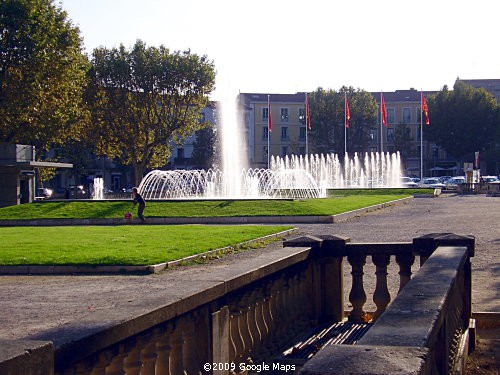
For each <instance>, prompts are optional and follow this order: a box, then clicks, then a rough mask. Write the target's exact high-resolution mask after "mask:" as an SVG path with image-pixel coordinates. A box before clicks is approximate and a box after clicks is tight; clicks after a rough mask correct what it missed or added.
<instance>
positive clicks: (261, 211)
mask: <svg viewBox="0 0 500 375" xmlns="http://www.w3.org/2000/svg"><path fill="white" fill-rule="evenodd" d="M431 190H432V189H431ZM415 192H418V193H428V192H429V190H427V189H417V190H413V189H389V190H384V189H379V190H377V189H373V190H367V189H364V190H338V191H333V192H330V195H329V198H324V199H305V200H206V201H167V202H155V201H149V202H147V207H146V211H145V215H146V217H231V216H233V217H235V216H236V217H237V216H294V215H295V216H320V215H334V214H339V213H342V212H346V211H351V210H355V209H359V208H362V207H367V206H372V205H375V204H379V203H385V202H389V201H392V200H395V199H401V198H404V197H408V196H411V195H412V194H414V193H415ZM126 211H133V206H132V204H131V201H96V202H92V201H71V202H56V201H52V202H51V201H45V202H37V203H29V204H23V205H18V206H10V207H4V208H1V209H0V220H5V219H57V218H63V219H64V218H84V219H92V218H123V215H124V213H125V212H126Z"/></svg>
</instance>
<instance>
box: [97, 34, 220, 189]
mask: <svg viewBox="0 0 500 375" xmlns="http://www.w3.org/2000/svg"><path fill="white" fill-rule="evenodd" d="M92 65H93V69H92V71H91V81H92V85H91V86H90V89H89V92H88V94H89V102H91V109H92V119H93V121H92V122H93V126H92V127H91V131H92V133H93V134H94V136H95V138H96V151H97V153H98V154H100V155H106V156H108V157H110V158H119V159H120V161H121V162H122V163H123V164H125V165H132V166H133V167H134V171H135V181H136V184H139V182H140V181H141V179H142V175H143V172H144V170H145V168H157V167H159V166H162V165H165V163H166V162H167V159H168V157H169V156H170V154H171V147H170V145H171V143H172V141H173V142H178V143H180V142H182V141H183V140H184V139H186V137H188V136H189V135H191V134H193V133H194V132H195V131H196V130H198V129H200V128H202V127H203V125H202V124H200V122H199V117H200V113H201V110H202V109H203V108H204V107H205V106H206V104H207V102H208V94H209V93H210V92H211V91H212V90H213V89H214V85H215V69H214V65H213V62H212V61H210V60H208V58H207V57H206V56H202V57H200V56H198V55H195V54H192V53H191V52H190V51H184V52H179V51H176V52H173V53H171V52H170V51H169V50H168V49H167V48H166V47H164V46H163V45H162V46H160V47H159V48H156V47H146V45H145V43H144V42H142V41H140V40H138V41H137V42H136V43H135V45H134V46H133V47H132V48H131V49H130V50H127V49H125V47H124V46H123V45H121V46H120V47H119V48H113V49H107V48H104V47H100V48H97V49H95V50H94V52H93V57H92Z"/></svg>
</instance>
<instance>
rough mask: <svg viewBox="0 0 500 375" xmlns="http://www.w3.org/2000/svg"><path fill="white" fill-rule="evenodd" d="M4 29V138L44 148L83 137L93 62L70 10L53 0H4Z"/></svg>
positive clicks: (0, 90) (0, 103)
mask: <svg viewBox="0 0 500 375" xmlns="http://www.w3.org/2000/svg"><path fill="white" fill-rule="evenodd" d="M0 35H1V37H0V56H1V60H0V119H1V121H0V140H2V141H6V142H18V143H26V144H31V145H35V146H36V147H37V148H38V149H41V150H42V151H43V150H47V149H49V148H50V147H51V146H52V145H53V144H61V143H63V142H65V141H66V140H67V139H68V138H78V137H79V132H80V130H81V128H82V124H83V123H84V120H85V106H84V105H83V92H84V89H85V85H86V74H87V71H88V68H89V63H88V60H87V58H86V56H85V55H84V54H83V52H82V40H81V38H80V35H79V30H78V28H77V27H75V26H73V24H72V23H71V21H70V20H69V19H68V18H67V14H66V12H64V11H63V10H62V9H61V8H60V7H58V6H56V5H54V4H53V1H51V0H2V1H1V2H0ZM41 155H42V153H40V154H39V155H38V156H41ZM42 156H43V155H42Z"/></svg>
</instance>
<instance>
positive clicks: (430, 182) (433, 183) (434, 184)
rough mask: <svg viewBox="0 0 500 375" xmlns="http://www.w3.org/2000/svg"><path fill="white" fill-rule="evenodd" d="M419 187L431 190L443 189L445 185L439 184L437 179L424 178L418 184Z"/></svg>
mask: <svg viewBox="0 0 500 375" xmlns="http://www.w3.org/2000/svg"><path fill="white" fill-rule="evenodd" d="M420 187H423V188H431V189H444V188H445V187H446V185H445V184H443V183H442V182H439V179H438V178H437V177H428V178H424V179H423V180H422V181H421V182H420Z"/></svg>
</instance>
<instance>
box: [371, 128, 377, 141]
mask: <svg viewBox="0 0 500 375" xmlns="http://www.w3.org/2000/svg"><path fill="white" fill-rule="evenodd" d="M377 134H378V132H377V131H376V130H370V140H372V141H374V142H376V141H377Z"/></svg>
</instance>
